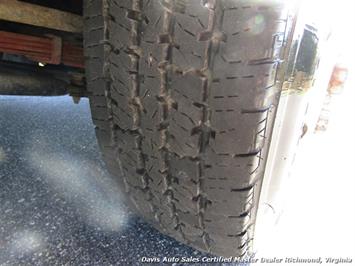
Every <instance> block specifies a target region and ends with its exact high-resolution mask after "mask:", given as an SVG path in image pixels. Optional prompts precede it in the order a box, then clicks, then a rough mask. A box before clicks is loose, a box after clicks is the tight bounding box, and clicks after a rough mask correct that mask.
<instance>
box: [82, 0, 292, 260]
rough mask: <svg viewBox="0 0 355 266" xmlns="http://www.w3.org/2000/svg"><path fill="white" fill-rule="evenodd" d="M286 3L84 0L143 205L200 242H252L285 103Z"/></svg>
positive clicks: (103, 141) (107, 147)
mask: <svg viewBox="0 0 355 266" xmlns="http://www.w3.org/2000/svg"><path fill="white" fill-rule="evenodd" d="M282 12H283V7H282V5H280V4H279V3H275V2H272V3H270V2H269V1H265V2H262V1H234V0H233V1H232V0H218V1H217V0H216V1H214V0H210V1H208V0H204V1H200V0H192V1H182V0H175V1H174V0H161V1H149V0H131V1H128V0H126V1H123V0H120V1H118V0H102V1H89V0H87V1H84V15H85V33H84V37H85V53H86V58H87V60H86V75H87V84H88V89H89V91H90V92H91V93H92V96H91V97H90V105H91V111H92V117H93V121H94V124H95V126H96V134H97V138H98V141H99V145H100V147H101V150H102V152H103V155H104V159H105V161H106V164H107V166H108V168H109V170H110V171H111V173H112V174H113V175H114V176H116V177H117V179H118V180H119V181H121V183H122V187H123V188H124V190H125V191H126V193H127V195H128V197H129V199H130V201H131V202H132V203H133V205H134V206H135V208H136V209H137V210H138V212H139V213H140V214H141V215H142V216H143V217H144V218H145V219H146V220H148V221H149V222H151V223H152V224H153V225H154V226H156V227H157V228H158V229H159V230H161V231H162V232H164V233H166V234H168V235H169V236H172V237H174V238H175V239H177V240H179V241H181V242H183V243H186V244H188V245H190V246H192V247H195V248H197V249H199V250H203V251H207V252H211V253H213V254H217V255H223V256H242V255H243V254H245V253H246V251H247V250H248V249H249V248H250V245H251V243H252V241H251V240H252V238H253V230H254V228H253V225H254V223H255V218H256V215H255V214H256V207H257V202H258V198H259V194H260V182H261V180H262V177H263V172H264V168H265V162H266V155H267V150H268V145H269V142H270V135H271V130H272V127H271V126H269V125H272V124H273V119H274V116H275V108H273V107H275V106H276V105H277V102H278V96H279V88H278V86H276V80H277V78H276V76H277V71H278V69H279V65H278V63H279V58H280V53H281V51H282V45H283V44H284V34H285V28H286V18H285V17H282V16H283V15H282V14H283V13H282Z"/></svg>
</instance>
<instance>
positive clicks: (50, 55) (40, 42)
mask: <svg viewBox="0 0 355 266" xmlns="http://www.w3.org/2000/svg"><path fill="white" fill-rule="evenodd" d="M0 52H3V53H8V54H16V55H22V56H25V57H27V58H28V59H30V60H33V61H35V62H41V63H46V64H53V65H59V64H63V65H66V66H71V67H78V68H84V52H83V48H82V47H80V46H75V45H73V44H71V43H68V42H65V41H62V39H61V38H60V37H58V36H53V35H50V36H46V37H38V36H31V35H25V34H19V33H13V32H7V31H0Z"/></svg>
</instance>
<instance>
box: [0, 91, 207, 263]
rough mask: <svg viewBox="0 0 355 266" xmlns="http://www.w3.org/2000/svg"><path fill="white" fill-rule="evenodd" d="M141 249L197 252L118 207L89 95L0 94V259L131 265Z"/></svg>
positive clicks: (154, 253) (153, 253) (148, 253)
mask: <svg viewBox="0 0 355 266" xmlns="http://www.w3.org/2000/svg"><path fill="white" fill-rule="evenodd" d="M143 256H145V257H160V258H163V257H164V256H177V257H182V256H194V257H201V256H204V254H202V253H200V252H198V251H195V250H193V249H192V248H189V247H187V246H185V245H182V244H179V243H178V242H176V241H174V240H173V239H171V238H169V237H166V236H164V235H162V234H160V233H159V232H158V231H156V230H155V229H153V228H152V227H150V226H149V225H148V224H146V223H145V222H144V221H142V220H140V219H139V218H137V217H134V216H133V215H132V214H131V213H130V212H129V211H128V210H127V209H125V206H123V204H122V201H121V198H120V195H119V193H118V192H117V190H116V188H115V185H114V184H113V182H112V180H111V179H110V177H109V176H108V174H107V172H106V170H105V167H104V165H103V162H102V161H101V159H100V154H99V151H98V146H97V143H96V138H95V135H94V130H93V125H92V123H91V118H90V112H89V104H88V101H87V100H86V99H83V100H82V101H81V102H80V104H79V105H74V104H73V103H72V100H71V98H69V97H54V98H39V97H0V265H24V264H26V265H111V264H121V265H122V264H123V265H131V264H140V260H141V258H142V257H143ZM195 265H196V264H195ZM210 265H211V264H210Z"/></svg>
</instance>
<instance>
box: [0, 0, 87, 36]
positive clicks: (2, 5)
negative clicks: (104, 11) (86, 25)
mask: <svg viewBox="0 0 355 266" xmlns="http://www.w3.org/2000/svg"><path fill="white" fill-rule="evenodd" d="M0 19H2V20H6V21H12V22H17V23H23V24H28V25H33V26H37V27H44V28H48V29H55V30H60V31H66V32H74V33H82V31H83V19H82V17H81V16H79V15H75V14H72V13H69V12H64V11H60V10H56V9H53V8H48V7H43V6H39V5H35V4H30V3H26V2H21V1H18V0H0Z"/></svg>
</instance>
